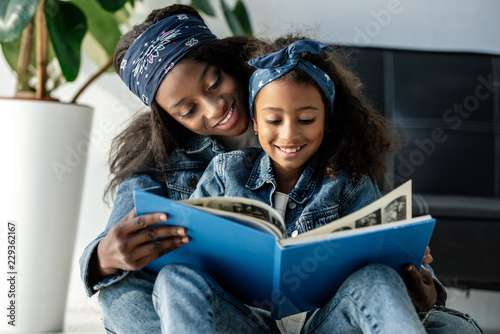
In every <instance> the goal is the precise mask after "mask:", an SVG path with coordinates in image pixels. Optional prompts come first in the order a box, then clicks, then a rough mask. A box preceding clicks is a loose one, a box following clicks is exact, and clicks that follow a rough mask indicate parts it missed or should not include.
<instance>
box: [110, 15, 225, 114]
mask: <svg viewBox="0 0 500 334" xmlns="http://www.w3.org/2000/svg"><path fill="white" fill-rule="evenodd" d="M218 39H219V38H218V37H217V36H215V35H214V34H212V32H211V31H210V30H209V29H208V28H207V26H206V25H205V23H203V21H202V20H200V19H199V18H197V17H195V16H193V15H189V14H178V15H172V16H169V17H167V18H165V19H163V20H161V21H159V22H157V23H155V24H153V25H152V26H151V27H149V28H148V29H146V30H145V31H144V32H143V33H142V34H141V35H139V37H137V39H136V40H135V41H134V42H133V43H132V45H130V47H129V48H128V50H127V52H126V53H125V57H124V58H123V60H122V63H121V65H120V78H121V79H122V80H123V82H125V84H126V85H127V86H128V88H129V89H130V90H131V91H132V92H133V93H134V94H135V95H137V96H138V97H139V98H140V99H141V100H142V102H144V104H146V105H148V106H151V103H152V102H153V100H154V98H155V95H156V92H157V91H158V87H159V86H160V84H161V82H162V81H163V79H164V78H165V75H167V73H168V71H170V70H171V69H172V67H174V65H175V64H177V63H178V62H179V61H180V60H182V58H184V56H185V55H186V54H187V53H188V52H189V51H191V50H193V49H194V48H197V47H199V46H201V45H204V44H206V43H208V42H212V41H216V40H218Z"/></svg>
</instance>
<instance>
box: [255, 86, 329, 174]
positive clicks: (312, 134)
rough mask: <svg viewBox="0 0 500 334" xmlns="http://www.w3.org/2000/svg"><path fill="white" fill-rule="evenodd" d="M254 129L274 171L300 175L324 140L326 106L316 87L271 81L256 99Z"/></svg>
mask: <svg viewBox="0 0 500 334" xmlns="http://www.w3.org/2000/svg"><path fill="white" fill-rule="evenodd" d="M254 129H255V131H257V132H258V136H259V141H260V144H261V146H262V148H263V149H264V150H265V151H266V153H267V154H268V155H269V157H270V158H271V160H272V164H273V169H274V171H275V173H281V174H282V175H285V174H286V175H289V176H291V177H295V176H297V180H298V177H299V176H300V174H302V171H303V169H304V167H305V164H306V162H307V161H308V160H309V159H310V158H311V157H312V156H313V155H314V153H315V152H316V151H317V150H318V148H319V147H320V146H321V143H322V142H323V135H324V131H325V106H324V103H323V100H322V98H321V94H320V92H319V91H318V89H317V88H316V87H315V86H312V85H305V84H297V83H295V82H293V81H292V80H291V79H288V78H286V77H284V79H281V80H277V81H273V82H271V83H269V84H267V85H266V86H265V87H263V88H262V89H261V90H260V92H259V93H258V95H257V97H256V99H255V117H254Z"/></svg>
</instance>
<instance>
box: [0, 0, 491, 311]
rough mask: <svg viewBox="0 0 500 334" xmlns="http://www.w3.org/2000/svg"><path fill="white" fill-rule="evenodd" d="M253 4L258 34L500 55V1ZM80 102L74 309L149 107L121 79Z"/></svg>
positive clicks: (111, 79) (6, 87)
mask: <svg viewBox="0 0 500 334" xmlns="http://www.w3.org/2000/svg"><path fill="white" fill-rule="evenodd" d="M172 2H174V1H170V2H166V1H161V0H143V1H142V2H137V18H136V20H142V18H143V17H144V16H145V15H146V13H147V12H149V10H150V9H152V8H158V7H161V6H165V5H166V4H168V3H172ZM212 2H213V3H214V5H218V3H219V2H218V1H216V0H212ZM246 4H247V7H248V9H249V12H250V15H251V18H252V22H253V26H254V30H255V32H256V33H257V35H259V36H267V37H273V36H278V35H281V34H284V33H288V32H305V33H307V34H309V35H311V37H312V38H314V39H318V40H321V41H324V42H328V43H339V44H347V45H362V46H364V45H370V46H380V47H395V48H418V49H427V50H454V51H475V52H487V53H495V54H500V39H499V38H498V37H497V36H498V33H499V32H500V20H499V19H498V14H499V13H500V2H498V1H495V0H482V1H472V0H469V1H467V0H446V1H439V2H436V1H429V0H422V1H411V0H400V1H395V0H364V1H341V0H329V1H325V0H308V1H297V0H293V1H292V0H247V1H246ZM207 23H208V25H209V26H210V27H211V28H212V29H213V30H214V32H215V33H216V34H218V35H219V36H221V37H223V36H225V35H227V34H228V30H227V28H226V27H225V25H224V24H220V23H217V22H216V20H214V19H208V20H207ZM94 71H96V68H95V66H94V65H93V64H91V63H89V62H88V61H87V60H86V59H85V61H84V63H83V67H82V72H81V74H80V77H79V79H78V80H77V82H75V83H72V84H68V85H66V86H65V87H64V89H60V90H59V91H58V92H57V96H58V97H59V98H60V99H61V100H63V101H69V100H70V98H71V97H72V95H73V94H74V93H75V91H76V90H77V89H78V88H79V86H80V85H81V82H82V81H84V79H86V78H87V77H89V76H90V75H92V73H93V72H94ZM0 78H1V79H0V96H12V95H13V87H14V82H15V80H14V76H13V75H12V73H11V71H10V69H9V68H8V66H7V64H6V63H5V60H4V59H3V56H0ZM79 102H80V103H83V104H88V105H91V106H94V107H95V116H94V121H93V131H92V135H93V137H92V138H93V140H92V143H91V145H90V150H89V154H88V164H87V172H86V173H87V174H86V179H85V185H84V189H83V199H82V204H81V212H80V216H79V217H78V220H79V224H80V225H79V230H78V236H77V242H76V244H75V256H74V258H75V261H74V267H73V272H72V280H71V284H70V295H69V304H68V306H69V307H70V308H73V309H75V308H76V309H78V308H84V307H86V305H87V304H88V303H89V301H88V300H87V299H86V298H85V296H84V293H83V289H82V285H81V282H80V279H79V270H78V258H79V256H80V254H81V253H82V251H83V249H84V247H85V246H86V245H87V244H88V243H89V242H90V241H91V240H92V239H93V238H94V237H95V236H97V234H98V233H99V232H101V231H102V230H103V228H104V226H105V224H106V222H107V219H108V215H109V212H110V208H109V207H107V206H106V205H105V204H104V203H103V202H102V193H103V189H104V187H105V185H106V183H107V181H108V168H107V165H106V162H107V154H108V150H109V146H110V141H111V139H112V138H113V137H114V136H115V135H116V134H117V133H118V131H119V130H120V129H121V128H122V127H123V124H124V122H126V120H128V119H129V118H130V117H131V116H132V115H133V114H134V113H135V112H136V111H137V110H139V108H141V107H142V104H141V103H140V102H139V101H138V99H137V98H136V97H135V96H133V95H132V94H131V93H129V92H128V90H127V88H126V87H125V85H123V84H122V83H121V81H120V80H119V78H118V76H117V75H115V74H106V75H104V76H102V77H100V78H99V79H98V80H97V82H95V83H94V84H93V85H92V86H91V87H90V89H88V90H87V91H86V92H85V93H84V94H83V95H82V96H81V98H80V100H79ZM76 218H77V217H75V219H76Z"/></svg>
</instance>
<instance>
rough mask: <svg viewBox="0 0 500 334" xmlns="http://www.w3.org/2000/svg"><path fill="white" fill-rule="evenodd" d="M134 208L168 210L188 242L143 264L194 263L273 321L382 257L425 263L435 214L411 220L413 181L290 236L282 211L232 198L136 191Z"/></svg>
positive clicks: (321, 298) (393, 263)
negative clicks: (181, 196) (169, 196)
mask: <svg viewBox="0 0 500 334" xmlns="http://www.w3.org/2000/svg"><path fill="white" fill-rule="evenodd" d="M134 197H135V205H136V210H137V214H138V215H141V214H146V213H153V212H166V213H168V216H169V219H168V221H167V222H165V223H162V224H169V225H178V226H184V227H186V229H187V230H188V235H189V236H190V237H191V242H190V243H189V244H187V245H183V246H182V247H180V248H178V249H176V250H174V251H172V252H170V253H168V254H165V255H163V256H162V257H160V258H159V259H157V260H155V261H153V262H151V263H150V264H148V265H147V266H146V267H145V269H146V270H149V271H153V272H158V271H159V270H161V269H162V268H163V267H164V266H165V265H167V264H170V263H187V264H191V265H194V266H196V267H198V268H200V269H202V270H203V271H205V272H206V273H208V274H209V275H211V276H212V277H213V278H214V279H215V280H216V281H217V282H218V283H219V284H220V285H221V286H222V287H223V288H225V289H226V290H227V291H229V292H230V293H232V294H233V295H234V296H236V297H237V298H239V299H240V300H241V301H242V302H244V303H245V304H247V305H251V306H256V307H260V308H262V309H266V310H269V311H271V313H272V315H273V317H274V318H275V319H280V318H282V317H285V316H288V315H291V314H295V313H299V312H303V311H308V310H312V309H315V308H318V307H321V306H323V305H324V304H325V303H326V302H328V300H330V298H331V297H333V296H334V294H335V292H336V291H337V289H338V288H339V287H340V285H341V284H342V282H343V281H344V280H345V279H346V278H347V277H348V276H349V275H351V274H352V273H353V272H354V271H356V270H358V269H360V268H362V267H364V266H366V265H367V264H370V263H383V264H386V265H388V266H390V267H392V268H394V269H395V270H396V271H398V272H399V273H400V274H403V269H402V267H403V265H404V264H407V263H412V264H414V265H415V266H416V267H417V268H419V267H420V265H421V263H422V259H423V257H424V254H425V250H426V247H427V245H428V243H429V240H430V238H431V235H432V231H433V228H434V224H435V220H434V219H433V218H431V217H430V216H423V217H419V218H413V219H412V218H411V181H408V182H407V183H405V184H403V185H401V186H400V187H398V188H397V189H395V190H393V191H392V192H390V193H388V194H387V195H385V196H383V197H382V198H380V199H378V200H377V201H375V202H373V203H371V204H370V205H368V206H366V207H364V208H362V209H360V210H358V211H356V212H354V213H352V214H350V215H348V216H345V217H343V218H341V219H338V220H336V221H333V222H331V223H329V224H326V225H324V226H322V227H319V228H316V229H314V230H311V231H308V232H306V233H302V234H300V235H298V236H297V237H295V238H285V237H284V233H285V232H284V231H285V226H284V222H283V219H282V218H281V216H280V214H279V213H278V212H277V211H275V210H274V209H272V208H271V207H269V206H268V205H266V204H264V203H262V202H259V201H254V200H249V199H244V198H243V199H242V198H234V197H214V198H202V199H195V200H187V201H182V202H176V201H172V200H169V199H167V198H163V197H161V196H158V195H154V194H150V193H147V192H144V191H140V190H134Z"/></svg>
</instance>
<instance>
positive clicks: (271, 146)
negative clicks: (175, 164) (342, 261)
mask: <svg viewBox="0 0 500 334" xmlns="http://www.w3.org/2000/svg"><path fill="white" fill-rule="evenodd" d="M290 41H293V43H291V44H290ZM288 44H289V45H288ZM286 45H288V46H286ZM284 46H286V47H284ZM264 49H265V51H266V53H268V52H270V51H275V52H272V53H270V54H266V55H264V56H261V57H259V58H257V59H254V60H252V61H250V64H251V65H253V66H255V67H257V70H256V71H255V73H254V74H253V75H252V77H251V79H250V110H251V112H252V111H253V120H254V130H255V133H256V134H257V135H258V138H259V142H260V144H261V146H262V149H257V148H248V149H243V150H238V151H233V152H229V153H224V154H220V155H218V156H216V157H215V158H214V159H213V160H212V162H211V163H210V165H209V166H208V168H207V170H206V171H205V173H204V175H203V177H202V178H201V179H200V182H199V183H198V187H197V189H196V190H195V192H194V193H193V194H192V196H191V198H198V197H205V196H241V197H248V198H253V199H257V200H261V201H263V202H265V203H267V204H269V205H272V206H273V207H274V208H276V209H278V210H279V211H281V212H282V214H283V216H284V218H285V222H286V225H287V229H286V234H287V237H294V236H296V235H297V234H299V233H303V232H305V231H308V230H311V229H314V228H317V227H319V226H322V225H324V224H327V223H329V222H331V221H333V220H336V219H338V218H340V217H343V216H345V215H348V214H350V213H352V212H354V211H356V210H358V209H360V208H362V207H363V206H365V205H367V204H369V203H371V202H373V201H374V200H376V199H377V198H379V197H380V193H379V191H378V189H377V187H376V185H375V183H374V182H375V180H376V178H377V177H378V176H379V175H380V174H381V173H383V172H384V164H383V157H384V154H385V153H387V152H388V151H389V150H390V149H391V148H392V146H391V145H392V138H391V136H390V135H389V134H388V128H387V127H386V125H385V123H384V119H383V118H382V117H381V116H379V115H378V114H376V113H375V112H374V111H373V109H372V108H371V107H370V106H369V104H367V103H366V102H365V101H364V100H363V99H362V97H361V95H359V93H358V92H357V88H356V87H357V86H356V84H353V83H352V81H350V80H351V79H352V78H353V77H351V76H350V73H349V72H347V71H346V70H345V69H344V68H343V67H342V65H341V63H339V61H338V60H337V59H336V57H335V56H333V57H332V54H331V53H330V52H331V51H332V49H331V48H330V47H328V46H327V45H324V44H322V43H318V42H314V41H310V40H302V39H298V40H295V41H294V40H290V39H279V40H278V41H276V42H275V43H274V44H270V45H268V46H267V47H266V48H264ZM277 49H280V50H279V51H276V50H277ZM408 271H409V274H410V277H412V279H413V278H416V279H418V278H419V277H420V279H421V280H423V281H425V282H426V283H425V284H422V285H421V286H420V287H421V288H423V289H427V290H426V292H425V293H422V294H421V295H420V296H418V297H415V298H413V304H412V300H411V299H410V298H409V296H408V293H407V290H406V287H405V285H404V283H403V281H402V279H401V277H400V276H399V275H398V274H397V273H396V272H395V271H394V270H392V269H390V268H388V267H385V266H383V265H369V266H367V267H365V268H363V269H361V270H359V271H358V272H356V273H354V274H353V275H351V276H350V277H349V278H348V279H347V280H346V281H345V282H344V284H343V285H342V287H341V288H340V289H339V291H338V292H337V294H336V295H335V296H334V297H333V298H332V299H331V300H330V302H328V303H327V305H325V306H324V307H322V308H321V309H318V310H315V311H314V312H308V313H301V314H297V315H293V316H291V317H287V318H284V319H282V320H280V321H278V322H275V321H273V319H272V318H270V315H269V314H268V313H267V312H265V311H263V310H260V309H258V308H255V307H252V306H247V305H243V304H242V303H241V302H239V301H238V300H236V299H235V298H234V297H233V296H231V295H229V294H228V293H227V292H226V291H224V290H223V289H222V288H221V287H220V286H218V285H217V283H216V282H215V281H213V279H212V278H211V277H209V276H208V275H206V274H205V273H203V272H200V271H199V270H198V269H196V268H193V267H191V266H187V265H182V264H172V265H168V266H166V267H165V268H163V269H162V270H161V271H160V273H159V274H158V280H157V283H156V285H155V293H154V294H153V300H154V303H155V307H156V309H157V311H158V312H159V314H160V318H161V322H162V330H163V332H164V333H181V332H182V333H193V332H199V333H211V332H215V331H216V332H229V333H261V332H262V333H270V332H276V333H279V332H280V331H282V332H286V333H299V332H304V333H311V332H315V333H334V332H335V333H337V332H338V333H346V332H360V331H363V332H366V333H371V332H373V333H375V332H376V333H425V328H424V325H425V326H426V328H428V329H429V328H433V327H436V326H442V324H443V322H442V323H441V324H439V325H437V322H439V321H440V320H441V319H439V320H436V323H434V322H433V319H434V318H433V317H434V316H432V314H434V313H436V312H428V311H429V310H431V309H432V308H433V306H434V305H435V304H436V301H437V294H436V290H435V288H434V284H433V282H432V279H431V278H430V277H431V272H429V271H426V272H422V276H420V275H419V274H418V272H417V270H416V269H415V268H414V267H413V266H409V267H408ZM325 279H328V278H327V277H325ZM412 286H413V285H412V284H410V285H409V289H411V288H410V287H412ZM157 295H161V296H162V298H159V297H156V296H157ZM439 302H441V301H439ZM415 308H417V311H418V312H428V313H426V314H424V315H425V316H426V317H425V319H426V320H425V321H424V325H423V324H422V322H421V321H420V319H419V317H418V313H417V312H415ZM441 313H443V312H441ZM443 314H444V313H443ZM429 315H430V316H429ZM445 317H446V316H445ZM455 318H456V319H453V320H451V321H450V320H447V319H446V320H444V323H445V324H446V325H448V326H452V328H453V329H458V328H460V330H459V332H461V333H463V332H464V331H463V330H465V332H467V330H469V329H472V330H473V332H474V331H476V332H479V329H477V328H476V327H475V325H474V324H472V325H471V324H470V323H469V322H467V321H465V320H463V319H462V318H460V317H455ZM462 322H463V323H462ZM444 327H446V326H444ZM444 327H441V328H440V330H442V329H443V328H444ZM447 329H450V327H448V328H447Z"/></svg>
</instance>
